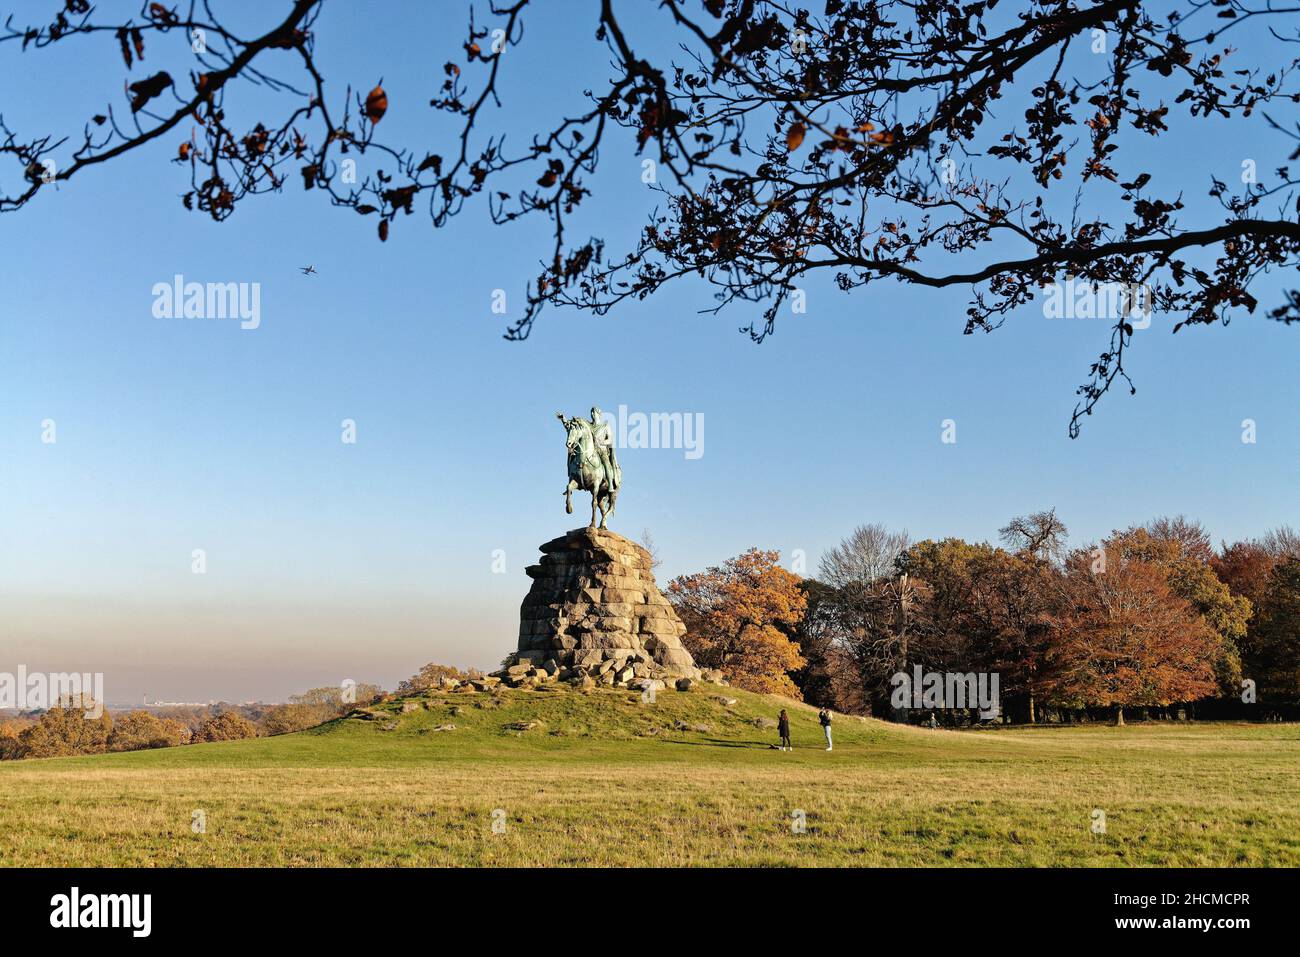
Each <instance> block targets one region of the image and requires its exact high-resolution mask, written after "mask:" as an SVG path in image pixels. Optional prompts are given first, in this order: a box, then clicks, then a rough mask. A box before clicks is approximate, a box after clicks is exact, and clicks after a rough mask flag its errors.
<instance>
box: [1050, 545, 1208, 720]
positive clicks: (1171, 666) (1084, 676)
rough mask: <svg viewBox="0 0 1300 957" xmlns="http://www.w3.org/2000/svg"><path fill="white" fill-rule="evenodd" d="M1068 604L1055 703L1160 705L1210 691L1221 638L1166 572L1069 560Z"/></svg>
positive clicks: (1132, 561) (1082, 557)
mask: <svg viewBox="0 0 1300 957" xmlns="http://www.w3.org/2000/svg"><path fill="white" fill-rule="evenodd" d="M1065 592H1066V607H1065V609H1064V610H1063V611H1062V613H1061V614H1060V616H1059V618H1058V622H1057V624H1058V629H1059V630H1058V633H1057V638H1058V643H1057V646H1056V648H1055V649H1054V656H1053V657H1054V658H1055V662H1054V663H1055V665H1056V667H1055V668H1054V669H1053V673H1054V680H1053V685H1054V687H1053V691H1054V697H1055V698H1056V700H1058V701H1061V702H1062V703H1068V704H1075V705H1094V706H1110V707H1114V708H1115V718H1116V721H1117V723H1120V724H1122V723H1123V721H1124V708H1125V707H1126V706H1129V705H1132V706H1135V707H1136V706H1158V705H1167V704H1170V703H1172V702H1175V701H1194V700H1196V699H1198V698H1203V697H1205V696H1206V695H1210V694H1213V693H1214V691H1215V689H1216V687H1217V682H1216V680H1215V664H1216V662H1217V660H1218V658H1219V656H1220V652H1221V643H1222V638H1221V637H1220V636H1219V635H1218V634H1217V633H1216V632H1215V631H1214V629H1213V628H1211V627H1210V625H1209V624H1208V623H1207V622H1206V620H1205V618H1204V617H1203V616H1202V615H1201V614H1199V613H1198V611H1197V609H1196V608H1195V607H1194V606H1193V605H1192V603H1191V602H1189V601H1187V600H1186V599H1185V598H1182V597H1180V596H1179V595H1178V594H1176V593H1175V592H1174V590H1173V589H1172V588H1171V587H1170V583H1169V580H1168V577H1167V575H1166V571H1165V569H1163V568H1162V567H1160V566H1159V565H1158V564H1155V563H1153V562H1148V561H1143V560H1141V559H1139V558H1136V557H1131V558H1128V559H1125V560H1122V561H1117V562H1112V563H1110V564H1109V567H1107V568H1106V570H1105V571H1100V572H1096V573H1094V572H1093V570H1092V556H1091V553H1089V552H1087V551H1079V552H1076V553H1075V554H1074V555H1072V556H1071V557H1070V560H1069V562H1068V565H1067V570H1066V579H1065Z"/></svg>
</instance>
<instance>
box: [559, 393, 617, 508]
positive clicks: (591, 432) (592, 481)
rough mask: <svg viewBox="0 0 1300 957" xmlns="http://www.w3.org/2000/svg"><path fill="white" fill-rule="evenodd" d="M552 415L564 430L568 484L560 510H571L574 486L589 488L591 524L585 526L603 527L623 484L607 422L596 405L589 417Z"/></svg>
mask: <svg viewBox="0 0 1300 957" xmlns="http://www.w3.org/2000/svg"><path fill="white" fill-rule="evenodd" d="M555 417H556V418H558V419H559V420H560V422H561V423H562V424H563V425H564V430H565V432H567V433H568V436H567V438H566V439H565V442H564V445H565V448H566V449H567V450H568V456H569V484H568V485H566V486H565V488H564V511H565V512H567V513H569V514H572V513H573V492H574V490H575V489H577V490H580V491H584V492H590V493H591V525H590V526H588V527H589V528H597V527H599V528H604V527H605V519H606V517H607V516H609V515H610V514H612V513H613V511H614V503H615V502H616V501H617V500H618V488H619V486H620V485H622V484H623V470H622V469H620V468H619V467H618V458H617V457H616V456H615V454H614V444H613V441H612V438H611V436H610V434H609V426H608V425H607V424H606V423H605V422H603V421H602V420H601V416H600V409H599V408H597V407H595V406H593V407H592V410H591V419H590V420H588V419H581V418H578V417H577V416H574V417H573V418H571V419H567V418H565V417H564V413H563V412H556V413H555ZM597 510H599V512H600V525H599V526H597V525H596V512H597Z"/></svg>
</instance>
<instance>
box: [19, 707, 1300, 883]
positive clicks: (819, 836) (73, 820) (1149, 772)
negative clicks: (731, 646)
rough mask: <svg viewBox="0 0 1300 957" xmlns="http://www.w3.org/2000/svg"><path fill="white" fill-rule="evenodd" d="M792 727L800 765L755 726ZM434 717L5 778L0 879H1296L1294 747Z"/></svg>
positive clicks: (1245, 730)
mask: <svg viewBox="0 0 1300 957" xmlns="http://www.w3.org/2000/svg"><path fill="white" fill-rule="evenodd" d="M718 695H721V696H725V697H731V698H735V699H737V703H736V704H735V705H730V706H728V705H726V704H724V703H723V702H722V701H720V700H717V696H718ZM783 704H785V705H786V706H787V707H790V709H791V715H792V725H793V736H794V740H795V744H796V748H797V750H795V751H794V752H793V753H783V752H779V751H776V750H772V749H770V748H769V745H770V744H772V743H774V741H775V731H774V730H770V729H766V728H760V727H758V726H757V725H756V723H755V719H762V718H767V719H772V718H774V717H775V716H776V713H777V711H778V709H779V708H780V707H781V706H782V705H783ZM429 705H430V707H429V708H428V709H427V710H420V711H417V712H414V713H411V714H408V715H404V716H400V715H397V714H392V715H385V716H384V717H383V718H381V719H379V720H375V721H361V720H357V719H348V720H342V721H339V722H335V723H333V724H331V725H327V726H325V727H323V728H321V729H317V730H314V731H310V732H304V733H301V734H296V735H289V736H285V737H281V738H269V739H258V740H254V741H239V742H229V743H224V744H212V745H198V746H193V747H187V748H175V749H169V750H165V751H150V752H136V753H130V754H115V755H103V756H98V757H93V758H67V759H52V760H44V761H24V762H13V763H5V764H3V765H0V835H2V837H0V862H3V863H4V864H6V865H121V864H126V865H132V864H139V865H145V864H149V865H187V866H202V865H235V866H260V865H286V864H287V865H364V864H378V865H455V866H478V865H525V866H528V865H581V864H601V865H958V866H961V865H1056V866H1080V865H1102V866H1105V865H1139V866H1140V865H1158V866H1164V865H1185V866H1212V865H1229V866H1231V865H1255V866H1259V865H1290V866H1296V865H1300V797H1297V794H1300V728H1297V727H1295V726H1290V725H1267V726H1265V725H1258V726H1257V725H1244V724H1181V723H1177V724H1176V723H1161V724H1150V725H1141V724H1130V725H1129V726H1127V727H1125V728H1110V727H1104V726H1088V727H1072V728H1051V729H1025V730H1011V731H1006V730H1000V731H996V732H946V731H929V730H925V729H919V728H907V727H900V726H897V725H891V724H886V723H883V722H879V721H863V720H859V719H855V718H849V717H845V716H840V717H839V718H838V720H837V722H836V730H835V735H836V746H835V750H834V751H833V752H831V753H827V752H825V751H823V750H822V749H821V747H822V740H821V732H820V729H819V728H818V726H817V723H816V715H815V712H813V711H812V710H811V709H806V708H803V707H801V706H796V705H793V704H790V703H788V702H782V701H780V700H778V699H774V698H764V697H761V696H757V695H750V694H746V693H744V692H737V691H734V690H731V689H705V690H704V691H703V692H691V693H689V694H676V693H673V692H664V693H661V694H660V695H659V697H658V700H657V701H656V702H655V703H654V704H645V703H642V702H641V701H640V700H639V699H638V696H637V695H636V694H634V693H629V692H625V691H615V690H602V691H599V692H596V693H592V694H581V693H577V692H573V691H569V690H567V689H557V690H547V691H542V692H524V691H520V692H507V693H504V694H502V695H501V696H499V697H497V698H493V697H491V696H489V695H482V694H480V695H447V696H436V697H434V698H432V699H430V700H429ZM390 707H392V708H395V707H396V706H395V705H393V706H390ZM533 720H537V721H541V722H542V723H541V724H540V725H538V726H537V727H535V728H533V729H531V730H527V731H522V732H520V731H515V730H511V729H510V728H509V726H510V725H511V724H514V723H516V722H527V721H533ZM679 721H680V722H684V723H686V724H687V725H690V726H692V727H693V728H694V727H700V728H703V727H707V728H708V730H707V731H704V730H685V731H683V730H677V728H676V723H677V722H679ZM389 722H396V724H397V727H396V729H394V730H385V727H384V726H385V725H386V724H388V723H389ZM448 723H454V724H455V725H456V730H455V731H445V732H435V731H433V730H432V729H433V728H434V727H435V726H437V725H441V724H448ZM1094 809H1100V810H1101V811H1104V813H1105V821H1106V831H1105V833H1104V834H1098V833H1094V832H1093V830H1092V826H1093V811H1094ZM196 810H197V811H202V812H203V814H204V815H205V817H206V833H194V832H193V830H192V829H191V822H192V820H193V812H194V811H196ZM494 811H498V813H497V815H496V818H499V819H500V820H501V821H502V822H503V823H504V830H503V832H501V833H497V832H494V830H493V821H494ZM796 812H802V816H799V815H797V814H796ZM800 821H802V822H803V823H804V828H803V832H802V833H799V828H798V827H797V826H795V825H797V824H798V823H799V822H800Z"/></svg>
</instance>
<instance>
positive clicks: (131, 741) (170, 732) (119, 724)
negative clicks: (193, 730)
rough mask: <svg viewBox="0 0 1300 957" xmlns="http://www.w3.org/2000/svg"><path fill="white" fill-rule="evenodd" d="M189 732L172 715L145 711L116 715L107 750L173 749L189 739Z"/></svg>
mask: <svg viewBox="0 0 1300 957" xmlns="http://www.w3.org/2000/svg"><path fill="white" fill-rule="evenodd" d="M189 738H190V731H189V728H187V727H186V726H185V725H184V724H182V723H181V722H179V721H176V720H175V719H173V718H160V717H158V716H157V715H155V714H152V713H150V712H148V711H131V712H129V713H127V714H120V715H118V716H117V718H116V719H114V721H113V731H112V733H111V734H110V735H109V736H108V750H110V751H139V750H142V749H144V748H174V747H177V746H179V745H182V744H185V743H187V742H188V741H189Z"/></svg>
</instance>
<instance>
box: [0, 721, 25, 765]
mask: <svg viewBox="0 0 1300 957" xmlns="http://www.w3.org/2000/svg"><path fill="white" fill-rule="evenodd" d="M31 724H32V722H31V721H27V720H24V719H20V718H9V719H4V720H0V761H13V760H16V759H18V758H21V757H22V756H23V754H24V752H25V751H26V749H25V748H24V747H23V742H22V733H23V731H25V730H26V729H27V728H29V727H31Z"/></svg>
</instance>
